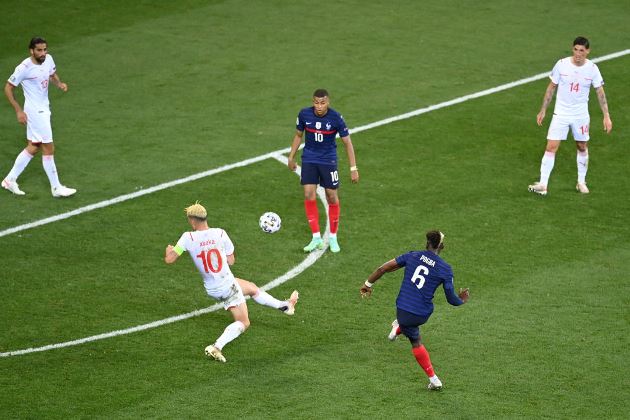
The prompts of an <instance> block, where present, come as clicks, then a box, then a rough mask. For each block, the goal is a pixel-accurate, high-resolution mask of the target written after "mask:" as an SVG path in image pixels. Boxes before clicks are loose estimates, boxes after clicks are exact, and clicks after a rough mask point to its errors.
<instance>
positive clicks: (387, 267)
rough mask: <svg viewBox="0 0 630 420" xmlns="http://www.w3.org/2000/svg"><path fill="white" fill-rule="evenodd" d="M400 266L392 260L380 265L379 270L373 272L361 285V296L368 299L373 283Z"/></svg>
mask: <svg viewBox="0 0 630 420" xmlns="http://www.w3.org/2000/svg"><path fill="white" fill-rule="evenodd" d="M400 267H401V266H400V265H398V263H397V262H396V259H395V258H394V259H392V260H389V261H387V262H386V263H385V264H383V265H381V266H380V267H379V268H377V269H376V270H374V271H373V272H372V274H370V275H369V276H368V279H367V280H366V281H365V283H363V284H362V285H361V296H362V297H369V296H370V295H371V294H372V287H374V283H376V282H377V281H378V279H380V278H381V277H383V275H384V274H385V273H391V272H392V271H396V270H398V269H399V268H400Z"/></svg>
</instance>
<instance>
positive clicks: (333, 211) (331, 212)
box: [328, 202, 339, 235]
mask: <svg viewBox="0 0 630 420" xmlns="http://www.w3.org/2000/svg"><path fill="white" fill-rule="evenodd" d="M328 220H330V233H331V234H333V235H335V234H336V233H337V229H338V228H339V202H337V204H329V205H328Z"/></svg>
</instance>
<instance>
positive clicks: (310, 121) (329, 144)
mask: <svg viewBox="0 0 630 420" xmlns="http://www.w3.org/2000/svg"><path fill="white" fill-rule="evenodd" d="M295 125H296V127H295V128H296V129H297V130H299V131H305V132H306V139H305V141H304V150H303V151H302V162H303V163H317V164H322V165H336V164H337V143H336V141H335V138H336V137H337V133H339V137H346V136H348V135H349V133H348V127H346V122H345V121H344V120H343V117H342V116H341V114H340V113H338V112H337V111H335V110H334V109H332V108H328V112H326V114H325V115H324V116H322V117H319V116H317V114H315V109H314V107H309V108H304V109H302V110H301V111H300V113H299V114H298V117H297V122H296V124H295Z"/></svg>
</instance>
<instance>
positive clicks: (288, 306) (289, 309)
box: [236, 278, 299, 315]
mask: <svg viewBox="0 0 630 420" xmlns="http://www.w3.org/2000/svg"><path fill="white" fill-rule="evenodd" d="M236 280H237V281H238V284H239V286H241V289H242V290H243V294H244V295H245V296H250V297H251V298H252V299H253V300H254V301H255V302H256V303H259V304H261V305H265V306H269V307H271V308H275V309H279V310H281V311H282V312H284V313H285V314H287V315H293V314H294V313H295V305H296V304H297V301H298V299H299V293H298V291H297V290H294V291H293V293H291V296H290V297H289V299H287V300H284V301H283V300H278V299H276V298H275V297H273V296H271V295H270V294H269V293H267V292H265V291H264V290H262V289H261V288H259V287H258V286H256V284H255V283H252V282H251V281H247V280H243V279H239V278H237V279H236Z"/></svg>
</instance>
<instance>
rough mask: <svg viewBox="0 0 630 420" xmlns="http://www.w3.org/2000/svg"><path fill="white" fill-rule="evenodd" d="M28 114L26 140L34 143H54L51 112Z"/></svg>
mask: <svg viewBox="0 0 630 420" xmlns="http://www.w3.org/2000/svg"><path fill="white" fill-rule="evenodd" d="M25 112H26V117H27V120H26V139H27V140H30V141H32V142H33V143H52V141H53V137H52V128H51V126H50V111H28V112H27V111H25Z"/></svg>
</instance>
